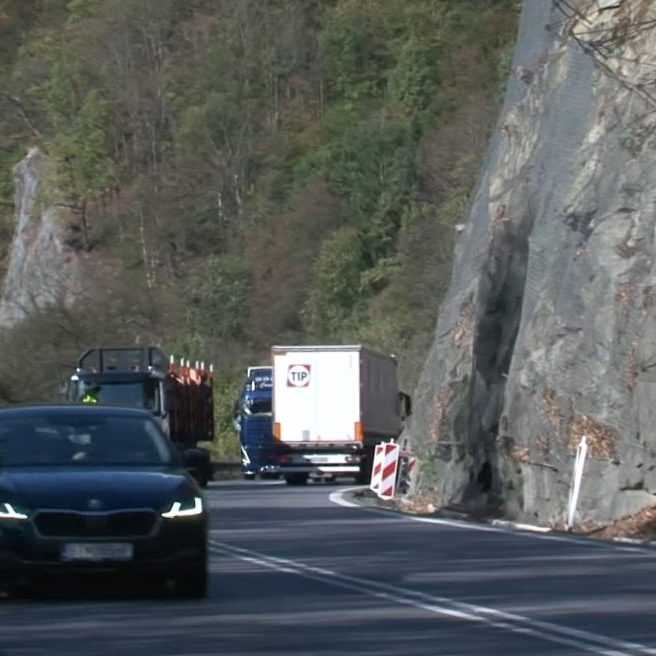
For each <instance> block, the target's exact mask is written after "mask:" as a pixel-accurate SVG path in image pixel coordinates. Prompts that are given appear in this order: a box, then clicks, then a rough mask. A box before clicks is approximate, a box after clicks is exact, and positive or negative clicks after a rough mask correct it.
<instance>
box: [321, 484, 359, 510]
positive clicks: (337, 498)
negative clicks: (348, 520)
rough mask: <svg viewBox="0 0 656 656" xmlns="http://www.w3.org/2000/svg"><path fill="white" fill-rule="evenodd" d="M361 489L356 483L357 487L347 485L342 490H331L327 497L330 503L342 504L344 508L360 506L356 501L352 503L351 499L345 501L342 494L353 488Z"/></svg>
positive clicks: (351, 490)
mask: <svg viewBox="0 0 656 656" xmlns="http://www.w3.org/2000/svg"><path fill="white" fill-rule="evenodd" d="M361 489H363V488H362V487H361V486H359V485H358V487H347V488H345V489H343V490H337V491H335V492H331V493H330V495H329V497H328V498H329V499H330V502H331V503H334V504H336V505H338V506H343V507H344V508H360V507H361V506H360V504H358V503H353V502H352V501H347V500H346V499H345V498H344V495H345V494H346V493H347V492H353V490H361Z"/></svg>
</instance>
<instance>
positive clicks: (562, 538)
mask: <svg viewBox="0 0 656 656" xmlns="http://www.w3.org/2000/svg"><path fill="white" fill-rule="evenodd" d="M362 489H365V486H357V487H348V488H344V489H342V490H337V491H335V492H333V493H332V494H331V495H330V496H329V500H330V501H331V502H332V503H334V504H336V505H338V506H343V507H344V508H358V509H359V510H362V511H363V512H370V513H377V514H384V515H387V516H388V517H393V518H394V519H396V520H397V521H412V522H420V523H422V524H436V525H441V526H450V527H452V528H462V529H465V530H468V531H483V532H488V533H511V534H512V535H517V536H522V537H525V538H531V539H534V540H552V541H553V542H569V543H572V544H580V545H584V546H587V547H595V548H598V549H599V548H600V549H608V550H611V551H614V552H618V551H624V552H627V553H634V554H644V553H645V552H651V553H652V554H653V553H654V550H653V549H652V548H651V547H649V546H647V545H642V546H637V545H636V546H635V547H629V546H625V545H622V544H621V543H615V544H613V543H611V542H604V541H602V540H594V539H592V538H587V539H586V538H580V537H576V536H569V535H556V534H553V533H548V532H546V531H545V532H544V533H541V532H538V531H536V530H535V527H532V529H531V530H527V529H525V528H523V526H522V525H521V524H518V525H515V526H514V527H510V526H508V527H507V526H504V525H497V526H493V525H490V524H479V523H476V522H475V521H471V522H470V521H465V520H459V519H442V518H437V517H417V516H416V515H409V514H406V513H402V512H399V511H395V510H392V509H390V510H386V509H382V508H372V507H369V506H363V505H361V504H358V503H354V502H351V501H347V500H346V499H344V495H345V494H347V493H348V492H353V491H354V490H362Z"/></svg>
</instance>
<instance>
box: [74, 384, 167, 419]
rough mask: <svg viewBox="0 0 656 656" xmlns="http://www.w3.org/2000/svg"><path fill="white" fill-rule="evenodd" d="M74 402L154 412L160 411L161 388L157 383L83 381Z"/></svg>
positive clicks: (78, 386)
mask: <svg viewBox="0 0 656 656" xmlns="http://www.w3.org/2000/svg"><path fill="white" fill-rule="evenodd" d="M72 400H73V401H77V402H81V403H93V404H95V403H101V404H103V405H118V406H123V407H129V408H144V409H146V410H152V411H153V412H157V411H159V409H160V400H159V386H158V385H157V383H156V382H155V381H138V382H128V381H115V382H102V383H99V382H95V381H85V380H81V381H80V382H79V383H78V385H77V390H76V394H75V398H74V399H72Z"/></svg>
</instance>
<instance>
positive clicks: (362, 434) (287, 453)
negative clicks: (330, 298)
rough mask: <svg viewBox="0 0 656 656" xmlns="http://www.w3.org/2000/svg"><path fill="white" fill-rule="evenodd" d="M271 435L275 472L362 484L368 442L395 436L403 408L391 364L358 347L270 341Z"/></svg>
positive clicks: (296, 478)
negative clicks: (352, 478) (347, 478)
mask: <svg viewBox="0 0 656 656" xmlns="http://www.w3.org/2000/svg"><path fill="white" fill-rule="evenodd" d="M272 361H273V434H274V437H275V440H276V453H277V462H278V472H279V473H280V474H282V475H283V476H284V478H285V480H286V481H287V483H288V484H290V485H302V484H304V483H306V482H307V480H308V478H309V476H310V475H311V474H313V475H322V476H337V475H350V476H355V477H356V478H357V479H358V481H359V482H367V481H368V480H369V477H370V475H371V465H372V461H373V455H374V449H375V446H376V444H378V443H380V442H383V441H387V440H390V439H395V438H397V437H398V436H399V434H400V433H401V430H402V428H403V421H404V419H405V417H406V416H407V415H408V414H409V412H410V397H409V396H408V395H406V394H404V393H403V392H401V391H400V390H399V386H398V381H397V362H396V359H395V358H394V357H393V356H388V355H383V354H381V353H377V352H375V351H372V350H370V349H368V348H366V347H364V346H362V345H353V346H274V347H273V348H272Z"/></svg>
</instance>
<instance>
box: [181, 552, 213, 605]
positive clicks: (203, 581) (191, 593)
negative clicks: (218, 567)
mask: <svg viewBox="0 0 656 656" xmlns="http://www.w3.org/2000/svg"><path fill="white" fill-rule="evenodd" d="M208 578H209V577H208V573H207V563H206V562H205V561H204V560H201V561H199V562H198V563H196V564H194V566H193V567H191V568H189V569H185V570H184V573H183V574H181V575H180V576H178V577H177V578H176V580H175V593H176V595H177V596H178V597H182V598H184V599H205V598H206V597H207V592H208Z"/></svg>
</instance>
